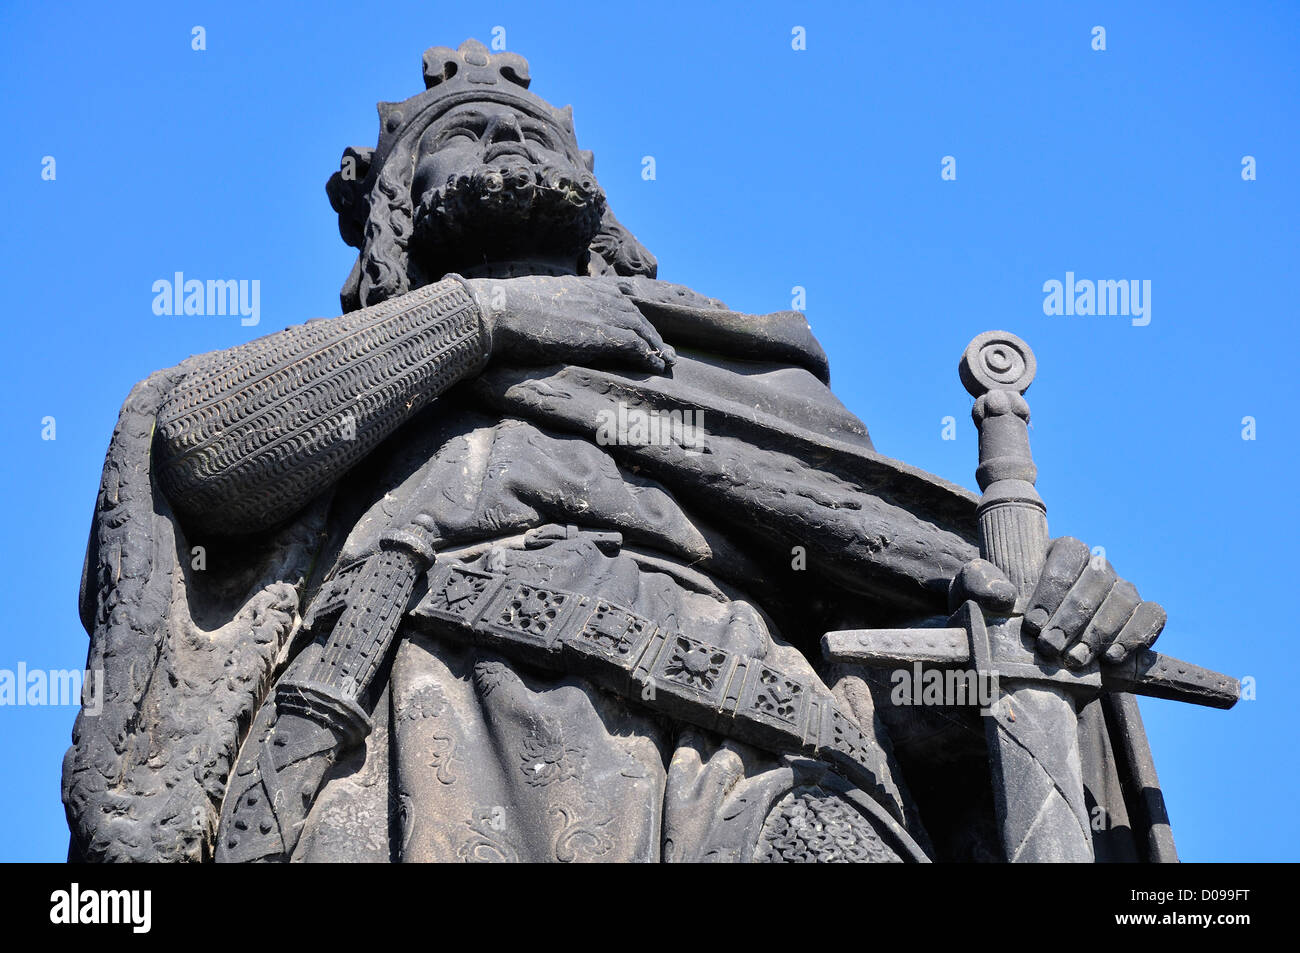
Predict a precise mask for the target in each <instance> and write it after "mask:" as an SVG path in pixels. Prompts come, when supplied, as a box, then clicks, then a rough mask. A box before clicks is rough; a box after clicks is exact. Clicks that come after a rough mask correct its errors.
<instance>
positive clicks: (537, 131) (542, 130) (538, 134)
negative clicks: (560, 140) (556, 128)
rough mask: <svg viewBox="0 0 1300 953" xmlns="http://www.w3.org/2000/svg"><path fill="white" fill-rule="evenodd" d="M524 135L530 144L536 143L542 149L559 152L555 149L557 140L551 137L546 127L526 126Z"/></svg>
mask: <svg viewBox="0 0 1300 953" xmlns="http://www.w3.org/2000/svg"><path fill="white" fill-rule="evenodd" d="M523 134H524V138H525V139H527V140H528V141H529V142H532V143H536V144H537V145H539V146H541V147H542V148H544V149H549V150H551V151H552V152H555V151H557V150H556V148H555V139H554V138H553V137H552V136H551V133H550V131H549V130H547V128H546V127H545V126H536V125H532V124H529V125H526V126H524V128H523Z"/></svg>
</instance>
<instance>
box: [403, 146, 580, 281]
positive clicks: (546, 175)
mask: <svg viewBox="0 0 1300 953" xmlns="http://www.w3.org/2000/svg"><path fill="white" fill-rule="evenodd" d="M605 204H606V203H605V192H604V190H603V189H601V187H600V186H599V185H598V184H597V183H596V179H595V177H594V176H592V175H591V174H590V173H589V172H586V171H579V170H575V169H573V168H571V167H567V168H566V167H557V166H544V165H527V164H522V163H485V164H483V165H481V166H479V167H478V168H476V169H467V170H463V171H461V172H459V173H457V174H456V175H453V176H451V177H449V178H448V180H447V182H446V183H445V184H444V185H443V186H441V187H438V188H431V189H429V190H428V191H426V192H425V193H424V195H422V196H421V197H420V201H419V203H418V205H417V206H416V209H415V216H414V232H413V236H412V237H413V240H414V244H415V245H417V246H418V247H419V248H420V249H421V250H422V251H423V252H424V253H425V254H427V255H429V256H430V257H431V258H432V259H434V261H440V260H450V259H452V258H453V257H454V258H455V259H456V260H458V261H479V260H483V261H493V260H506V259H511V258H527V257H529V256H531V255H534V254H536V255H542V256H545V257H548V258H549V257H555V256H557V255H566V256H567V255H569V254H572V255H574V256H575V257H576V256H579V255H581V254H583V253H584V251H585V250H586V248H587V246H588V244H589V243H590V242H591V240H592V238H593V237H595V235H596V233H597V231H598V230H599V228H600V221H601V216H602V215H603V214H604V211H605Z"/></svg>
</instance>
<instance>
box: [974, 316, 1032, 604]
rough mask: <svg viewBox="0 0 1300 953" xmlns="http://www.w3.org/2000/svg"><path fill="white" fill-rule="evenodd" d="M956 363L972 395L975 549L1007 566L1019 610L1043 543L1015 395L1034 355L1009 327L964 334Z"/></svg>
mask: <svg viewBox="0 0 1300 953" xmlns="http://www.w3.org/2000/svg"><path fill="white" fill-rule="evenodd" d="M958 370H959V372H960V374H961V381H962V384H963V385H965V387H966V390H967V391H969V392H970V395H971V396H972V397H974V398H975V406H974V407H972V408H971V417H972V418H973V419H974V421H975V426H976V428H977V429H978V430H979V469H978V470H976V471H975V479H976V480H977V481H978V483H979V486H980V489H981V490H983V491H984V495H983V496H982V497H981V498H980V503H979V507H978V508H977V509H976V511H975V513H976V518H977V520H978V521H979V534H980V555H981V556H983V557H984V558H985V559H987V560H988V561H989V562H991V563H993V565H995V566H997V567H998V568H999V569H1001V570H1002V571H1003V572H1004V573H1006V575H1007V578H1009V579H1010V580H1011V584H1012V585H1013V586H1015V588H1016V592H1017V593H1018V596H1019V598H1018V599H1017V601H1016V612H1017V613H1019V612H1023V611H1024V608H1025V605H1024V604H1025V601H1026V600H1027V599H1028V598H1029V595H1030V593H1032V592H1033V589H1034V585H1035V584H1036V583H1037V582H1038V574H1039V572H1040V571H1041V570H1042V567H1043V560H1044V559H1045V558H1046V556H1047V543H1048V537H1047V505H1046V504H1045V503H1043V498H1042V497H1041V496H1039V495H1038V491H1037V490H1036V489H1034V483H1035V482H1036V481H1037V479H1038V468H1037V467H1036V466H1034V457H1033V454H1032V453H1031V452H1030V450H1029V404H1028V402H1026V401H1025V398H1024V397H1023V396H1021V395H1022V394H1024V392H1025V391H1026V390H1028V389H1029V385H1030V384H1031V383H1033V380H1034V373H1035V371H1036V370H1037V362H1036V361H1035V360H1034V352H1033V351H1031V350H1030V349H1029V345H1028V344H1026V343H1025V342H1024V341H1022V340H1020V338H1018V337H1016V336H1015V335H1014V334H1011V333H1009V332H1007V331H986V332H985V333H983V334H981V335H979V336H977V337H976V338H975V340H973V341H971V343H970V345H969V346H968V347H967V348H966V352H965V353H964V354H963V355H962V358H961V363H960V364H959V365H958Z"/></svg>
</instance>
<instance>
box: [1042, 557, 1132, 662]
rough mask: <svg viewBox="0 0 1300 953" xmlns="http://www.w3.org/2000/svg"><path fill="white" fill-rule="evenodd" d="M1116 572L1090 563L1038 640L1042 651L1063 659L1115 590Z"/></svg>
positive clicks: (1107, 567) (1044, 626)
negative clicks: (1064, 653)
mask: <svg viewBox="0 0 1300 953" xmlns="http://www.w3.org/2000/svg"><path fill="white" fill-rule="evenodd" d="M1116 578H1117V577H1116V576H1115V570H1114V569H1112V568H1111V566H1110V563H1106V562H1103V564H1102V566H1101V567H1100V568H1097V567H1094V566H1093V565H1092V562H1091V561H1089V564H1088V568H1087V569H1085V570H1084V571H1083V575H1082V576H1080V577H1079V579H1078V581H1077V582H1075V584H1074V585H1073V586H1071V587H1070V591H1069V592H1067V593H1066V594H1065V598H1064V599H1062V600H1061V604H1060V605H1059V606H1057V608H1056V611H1055V612H1053V613H1052V617H1051V618H1050V619H1049V620H1048V621H1047V622H1046V624H1044V625H1043V627H1042V634H1040V635H1039V636H1038V644H1039V648H1040V649H1041V650H1042V651H1043V652H1044V653H1045V654H1047V655H1049V656H1054V655H1059V654H1060V653H1061V652H1064V651H1065V648H1066V646H1068V645H1070V644H1071V643H1072V642H1074V640H1075V639H1077V638H1078V637H1079V635H1080V633H1082V632H1083V629H1084V627H1085V626H1086V625H1087V624H1088V622H1089V620H1091V619H1092V617H1093V616H1094V615H1095V614H1096V613H1097V610H1098V609H1100V608H1101V604H1102V603H1103V602H1104V601H1105V600H1106V596H1108V595H1109V594H1110V591H1111V589H1113V588H1114V587H1115V580H1116Z"/></svg>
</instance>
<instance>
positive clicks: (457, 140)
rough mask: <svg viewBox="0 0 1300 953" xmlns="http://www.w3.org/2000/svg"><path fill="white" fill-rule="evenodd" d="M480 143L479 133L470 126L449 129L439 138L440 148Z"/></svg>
mask: <svg viewBox="0 0 1300 953" xmlns="http://www.w3.org/2000/svg"><path fill="white" fill-rule="evenodd" d="M475 142H478V133H476V132H475V131H474V130H473V129H471V128H469V127H468V126H457V127H455V128H453V129H448V130H446V131H445V132H443V133H442V134H441V135H440V136H438V147H439V148H442V147H444V146H449V145H453V144H457V145H468V144H472V143H475Z"/></svg>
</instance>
